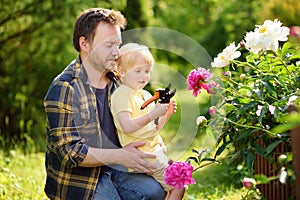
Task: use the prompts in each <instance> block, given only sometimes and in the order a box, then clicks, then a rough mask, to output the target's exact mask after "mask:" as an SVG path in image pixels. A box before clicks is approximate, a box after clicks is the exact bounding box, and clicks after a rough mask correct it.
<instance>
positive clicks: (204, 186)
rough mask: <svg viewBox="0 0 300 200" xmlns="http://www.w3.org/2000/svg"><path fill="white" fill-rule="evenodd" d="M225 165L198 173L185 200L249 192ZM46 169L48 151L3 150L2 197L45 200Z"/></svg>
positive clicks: (210, 199)
mask: <svg viewBox="0 0 300 200" xmlns="http://www.w3.org/2000/svg"><path fill="white" fill-rule="evenodd" d="M225 171H226V170H225V166H224V165H217V164H212V165H210V166H209V167H205V168H203V169H201V170H199V171H197V172H195V173H194V175H193V176H194V178H195V180H196V182H197V183H196V184H195V185H190V186H189V188H188V189H187V191H186V194H185V197H184V200H194V199H199V200H214V199H218V200H227V199H228V200H231V199H241V196H242V195H244V194H245V191H244V190H243V189H242V188H236V187H235V186H234V185H233V184H231V183H230V182H228V181H227V180H226V174H225V173H224V172H225ZM44 184H45V168H44V153H32V154H28V155H24V154H22V153H20V152H18V151H12V152H11V156H10V157H4V155H3V153H2V152H1V151H0V200H4V199H5V200H43V199H47V197H46V195H45V194H44Z"/></svg>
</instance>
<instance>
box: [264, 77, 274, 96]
mask: <svg viewBox="0 0 300 200" xmlns="http://www.w3.org/2000/svg"><path fill="white" fill-rule="evenodd" d="M262 84H263V85H264V86H265V87H266V88H267V90H268V91H269V92H270V93H271V94H272V96H274V97H276V98H277V91H276V90H275V88H274V87H273V85H272V84H270V83H269V82H266V81H262Z"/></svg>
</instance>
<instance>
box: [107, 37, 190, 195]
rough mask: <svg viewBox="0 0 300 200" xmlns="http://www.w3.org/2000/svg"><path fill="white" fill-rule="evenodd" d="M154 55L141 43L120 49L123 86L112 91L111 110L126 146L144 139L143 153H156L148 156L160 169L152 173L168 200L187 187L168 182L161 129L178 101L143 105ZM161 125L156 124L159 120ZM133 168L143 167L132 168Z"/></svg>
mask: <svg viewBox="0 0 300 200" xmlns="http://www.w3.org/2000/svg"><path fill="white" fill-rule="evenodd" d="M153 65H154V58H153V56H152V54H151V53H150V51H149V49H148V48H147V47H146V46H144V45H140V44H137V43H128V44H125V45H124V46H122V47H121V48H120V56H119V58H118V60H117V73H118V74H119V76H120V78H121V81H122V85H121V86H120V87H119V88H117V89H116V91H115V92H114V93H113V94H112V99H111V111H112V114H113V118H114V121H115V125H116V128H117V130H118V131H117V132H118V137H119V140H120V142H121V145H122V146H125V145H127V144H129V143H131V142H137V141H144V142H146V144H145V145H144V146H142V147H140V148H139V150H141V151H143V152H150V153H152V154H154V155H156V158H155V159H147V160H148V161H150V162H153V163H155V165H156V166H157V169H158V170H157V171H156V172H154V173H153V174H151V176H153V177H154V178H155V179H156V180H157V181H158V182H159V183H160V184H161V185H162V186H163V188H164V189H165V190H166V191H170V193H169V196H168V199H172V200H174V199H182V198H183V195H184V188H183V189H173V188H172V187H170V186H168V185H166V184H165V183H164V171H165V169H166V167H167V166H168V158H167V157H166V155H165V146H164V143H163V140H162V138H161V136H160V135H159V133H158V131H159V130H160V129H161V128H162V127H163V126H164V125H165V123H166V122H167V120H168V119H169V118H170V116H171V115H172V114H173V113H174V112H176V102H175V101H174V100H172V101H171V102H170V103H168V104H160V103H157V104H156V105H155V103H154V102H152V103H151V104H149V105H148V106H147V107H146V108H145V109H141V106H142V104H143V103H144V102H145V101H146V100H148V99H149V98H151V94H150V93H149V92H148V91H146V90H144V89H143V88H144V87H145V86H146V85H147V84H148V83H149V81H150V73H151V71H152V69H153ZM157 118H158V119H159V120H158V124H157V125H156V124H155V123H154V120H155V119H157ZM129 170H130V171H135V170H140V169H129Z"/></svg>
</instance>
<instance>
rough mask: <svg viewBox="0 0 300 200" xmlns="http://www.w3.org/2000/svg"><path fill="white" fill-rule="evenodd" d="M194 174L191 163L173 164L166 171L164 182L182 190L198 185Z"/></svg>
mask: <svg viewBox="0 0 300 200" xmlns="http://www.w3.org/2000/svg"><path fill="white" fill-rule="evenodd" d="M192 172H193V166H192V165H191V164H190V163H189V162H173V163H172V164H170V165H169V166H168V168H167V169H166V171H165V177H164V181H165V183H166V184H168V185H170V186H172V187H174V188H177V189H181V188H183V187H187V186H188V185H190V184H195V183H196V181H195V180H194V179H193V177H192Z"/></svg>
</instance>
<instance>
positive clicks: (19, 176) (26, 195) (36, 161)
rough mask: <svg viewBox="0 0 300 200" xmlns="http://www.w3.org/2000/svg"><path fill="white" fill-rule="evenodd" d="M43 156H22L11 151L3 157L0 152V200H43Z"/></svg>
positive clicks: (39, 154)
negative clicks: (8, 155) (7, 155)
mask: <svg viewBox="0 0 300 200" xmlns="http://www.w3.org/2000/svg"><path fill="white" fill-rule="evenodd" d="M45 177H46V176H45V168H44V154H43V153H33V154H28V155H24V154H23V153H20V152H18V151H11V155H10V157H4V154H3V152H1V151H0V199H1V200H4V199H5V200H43V199H47V197H46V195H45V193H44V183H45Z"/></svg>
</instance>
